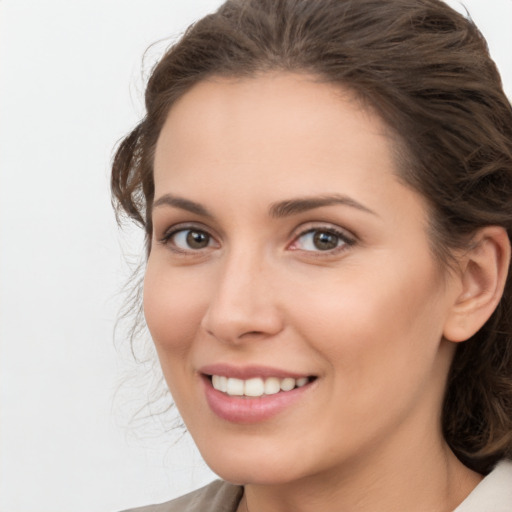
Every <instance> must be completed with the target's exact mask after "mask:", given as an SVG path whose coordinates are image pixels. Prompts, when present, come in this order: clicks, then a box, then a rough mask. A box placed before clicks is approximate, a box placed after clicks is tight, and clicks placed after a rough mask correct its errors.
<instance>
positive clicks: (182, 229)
mask: <svg viewBox="0 0 512 512" xmlns="http://www.w3.org/2000/svg"><path fill="white" fill-rule="evenodd" d="M187 232H195V233H199V234H204V235H206V236H207V237H208V245H207V246H206V247H204V248H197V249H194V248H188V249H183V248H181V247H179V246H177V245H176V243H172V239H173V237H175V236H176V235H178V234H181V233H183V234H186V233H187ZM314 233H318V234H327V235H331V236H334V237H336V239H337V245H336V247H333V248H331V249H326V250H321V249H317V250H304V249H300V248H299V247H294V245H296V244H297V243H298V241H299V240H300V239H301V238H303V237H306V236H307V235H312V234H314ZM158 241H159V243H161V244H163V245H165V246H168V247H169V248H170V250H171V251H173V252H175V253H178V254H180V255H182V256H196V255H198V254H199V253H202V252H203V251H204V250H206V249H208V248H209V247H210V243H211V242H212V241H214V242H216V239H215V237H214V236H213V235H211V234H210V233H209V231H208V230H207V229H204V228H203V227H199V226H195V225H189V224H186V225H178V226H173V227H172V228H171V229H169V230H168V231H166V232H165V233H164V235H163V236H162V237H161V238H160V239H159V240H158ZM217 243H218V242H217ZM355 244H356V239H355V237H352V236H349V235H348V234H347V232H345V231H343V230H341V229H339V228H335V227H334V226H311V227H309V228H307V229H301V230H300V231H299V232H298V233H297V235H295V236H294V237H293V240H292V242H291V243H290V244H288V245H287V248H288V249H289V250H292V251H302V252H303V253H308V254H315V253H316V254H315V256H316V255H318V256H321V255H326V256H327V255H335V254H338V253H339V252H343V251H346V250H347V249H348V248H350V247H351V246H353V245H355Z"/></svg>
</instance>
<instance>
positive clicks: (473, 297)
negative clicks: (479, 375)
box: [443, 226, 510, 342]
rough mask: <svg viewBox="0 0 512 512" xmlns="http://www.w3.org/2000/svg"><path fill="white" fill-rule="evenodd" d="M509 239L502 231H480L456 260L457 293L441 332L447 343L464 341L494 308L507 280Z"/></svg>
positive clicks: (501, 229) (492, 227)
mask: <svg viewBox="0 0 512 512" xmlns="http://www.w3.org/2000/svg"><path fill="white" fill-rule="evenodd" d="M509 264H510V240H509V238H508V235H507V232H506V230H505V229H504V228H502V227H498V226H488V227H485V228H482V229H480V230H479V231H478V232H477V234H476V236H475V238H474V239H473V243H472V246H471V248H470V249H469V251H466V252H464V253H463V254H462V255H461V258H460V272H459V274H458V275H457V277H456V279H457V280H459V290H460V293H458V295H457V297H456V300H455V302H454V304H453V307H452V308H451V310H450V312H449V315H448V318H447V320H446V323H445V328H444V331H443V334H444V337H445V338H446V339H447V340H449V341H454V342H459V341H465V340H467V339H468V338H470V337H471V336H473V334H475V333H476V332H477V331H478V330H479V329H480V328H481V327H482V326H483V325H484V324H485V322H487V320H488V319H489V317H490V316H491V315H492V313H493V312H494V310H495V309H496V307H497V305H498V303H499V301H500V299H501V296H502V294H503V289H504V287H505V283H506V280H507V274H508V268H509Z"/></svg>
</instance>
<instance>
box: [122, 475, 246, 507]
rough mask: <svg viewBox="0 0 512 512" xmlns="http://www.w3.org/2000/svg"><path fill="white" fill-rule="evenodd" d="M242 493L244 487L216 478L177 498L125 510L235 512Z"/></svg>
mask: <svg viewBox="0 0 512 512" xmlns="http://www.w3.org/2000/svg"><path fill="white" fill-rule="evenodd" d="M242 494H243V487H240V486H238V485H233V484H230V483H228V482H223V481H221V480H215V481H214V482H212V483H211V484H208V485H207V486H205V487H202V488H201V489H197V491H193V492H191V493H189V494H185V495H184V496H181V497H180V498H177V499H175V500H172V501H168V502H166V503H160V504H159V505H148V506H146V507H139V508H134V509H130V510H125V511H124V512H235V511H236V508H237V506H238V503H239V502H240V499H241V498H242Z"/></svg>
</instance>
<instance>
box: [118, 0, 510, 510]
mask: <svg viewBox="0 0 512 512" xmlns="http://www.w3.org/2000/svg"><path fill="white" fill-rule="evenodd" d="M146 108H147V115H146V117H145V118H144V120H143V121H142V122H141V123H140V124H139V125H138V126H137V127H136V129H135V130H134V131H133V132H132V133H131V134H130V135H129V136H128V137H127V138H126V139H125V140H124V141H123V142H122V143H121V145H120V147H119V149H118V151H117V154H116V157H115V161H114V165H113V174H112V188H113V194H114V200H115V202H116V204H117V206H118V209H119V211H120V212H124V213H126V214H128V215H129V216H130V217H131V218H132V219H133V220H135V221H136V222H138V223H139V224H140V225H141V226H143V228H144V229H145V232H146V235H147V238H146V240H147V255H148V260H147V269H146V277H145V283H144V312H145V317H146V321H147V324H148V327H149V330H150V332H151V335H152V338H153V340H154V343H155V346H156V349H157V352H158V355H159V359H160V363H161V366H162V369H163V373H164V376H165V378H166V381H167V384H168V386H169V389H170V392H171V394H172V396H173V399H174V401H175V403H176V405H177V407H178V409H179V411H180V413H181V415H182V417H183V420H184V422H185V424H186V426H187V428H188V430H189V431H190V433H191V435H192V437H193V438H194V440H195V442H196V443H197V445H198V447H199V450H200V451H201V453H202V455H203V457H204V458H205V460H206V462H207V463H208V464H209V466H210V467H211V468H212V469H213V471H215V472H216V473H217V474H218V475H219V476H220V477H221V478H222V479H223V480H225V482H216V483H213V484H211V485H210V486H208V487H206V488H204V489H201V490H199V491H196V492H195V493H192V494H191V495H188V496H185V497H183V498H181V499H179V500H176V501H174V502H170V503H167V504H162V505H160V506H157V507H149V508H148V509H142V510H159V511H160V510H161V511H175V510H187V511H188V510H194V511H196V510H197V511H199V510H200V511H220V510H222V511H238V512H242V511H251V512H257V511H288V510H293V511H312V510H315V511H316V510H322V511H327V512H328V511H331V510H332V511H341V510H347V511H361V512H363V511H375V510H379V511H396V510H408V511H409V510H411V511H451V510H455V509H456V510H457V511H458V512H462V511H464V512H468V511H473V510H475V511H476V510H478V511H480V512H482V511H484V510H495V511H505V510H512V463H510V462H508V461H507V460H506V459H507V458H510V457H512V340H511V326H510V312H511V311H510V298H511V295H510V294H511V284H510V279H509V278H508V269H509V265H510V239H509V237H510V233H511V229H512V202H511V197H512V109H511V106H510V103H509V102H508V100H507V99H506V97H505V95H504V93H503V91H502V88H501V82H500V78H499V75H498V72H497V70H496V68H495V66H494V64H493V62H492V61H491V59H490V57H489V55H488V53H487V48H486V44H485V41H484V40H483V38H482V36H481V35H480V33H479V32H478V30H477V28H476V27H475V26H474V25H473V24H472V23H471V21H469V20H466V19H464V18H463V17H462V16H461V15H459V14H457V13H456V12H454V11H453V10H452V9H450V8H449V7H447V6H446V5H445V4H444V3H442V2H440V1H438V0H419V1H418V0H358V1H350V0H320V1H315V2H312V1H307V0H278V1H276V0H245V1H239V0H233V1H227V2H226V3H225V4H224V5H223V6H222V7H221V8H220V9H219V10H218V11H217V12H216V13H215V14H212V15H210V16H207V17H205V18H204V19H202V20H200V21H199V22H198V23H196V24H195V25H194V26H192V27H191V28H190V29H189V30H188V31H187V32H186V34H185V35H184V36H183V38H182V39H181V40H180V41H179V42H178V43H177V44H176V45H174V46H173V47H172V48H171V49H170V50H169V51H168V52H167V53H166V55H164V57H163V58H162V59H161V61H160V63H159V64H158V65H157V66H156V67H155V69H154V71H153V73H152V76H151V78H150V80H149V83H148V86H147V91H146ZM486 475H488V476H487V477H486V478H485V479H484V477H485V476H486ZM227 482H229V483H227Z"/></svg>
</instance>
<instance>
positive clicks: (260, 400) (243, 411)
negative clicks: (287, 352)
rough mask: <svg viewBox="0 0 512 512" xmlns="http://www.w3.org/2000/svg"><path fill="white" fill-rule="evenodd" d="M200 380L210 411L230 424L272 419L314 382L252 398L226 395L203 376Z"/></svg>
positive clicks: (297, 399) (299, 397) (295, 400)
mask: <svg viewBox="0 0 512 512" xmlns="http://www.w3.org/2000/svg"><path fill="white" fill-rule="evenodd" d="M202 380H203V383H204V388H205V393H206V401H207V402H208V405H209V406H210V409H211V410H212V411H213V412H214V413H215V414H216V415H217V416H219V417H220V418H222V419H223V420H226V421H230V422H232V423H258V422H261V421H266V420H268V419H270V418H273V417H274V416H277V415H278V414H279V413H280V412H282V411H284V410H285V409H287V408H288V407H290V406H292V405H293V404H294V403H296V402H297V401H299V400H300V399H301V397H303V395H304V393H307V392H308V391H309V390H310V388H311V386H312V385H313V383H314V382H315V381H313V382H310V383H308V384H306V385H305V386H302V387H300V388H295V389H292V390H291V391H281V392H279V393H276V394H274V395H265V396H262V397H257V398H252V397H240V396H230V395H227V394H226V393H222V392H221V391H218V390H216V389H215V388H214V387H213V386H212V383H211V381H210V379H209V378H208V377H206V376H204V375H203V376H202Z"/></svg>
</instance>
